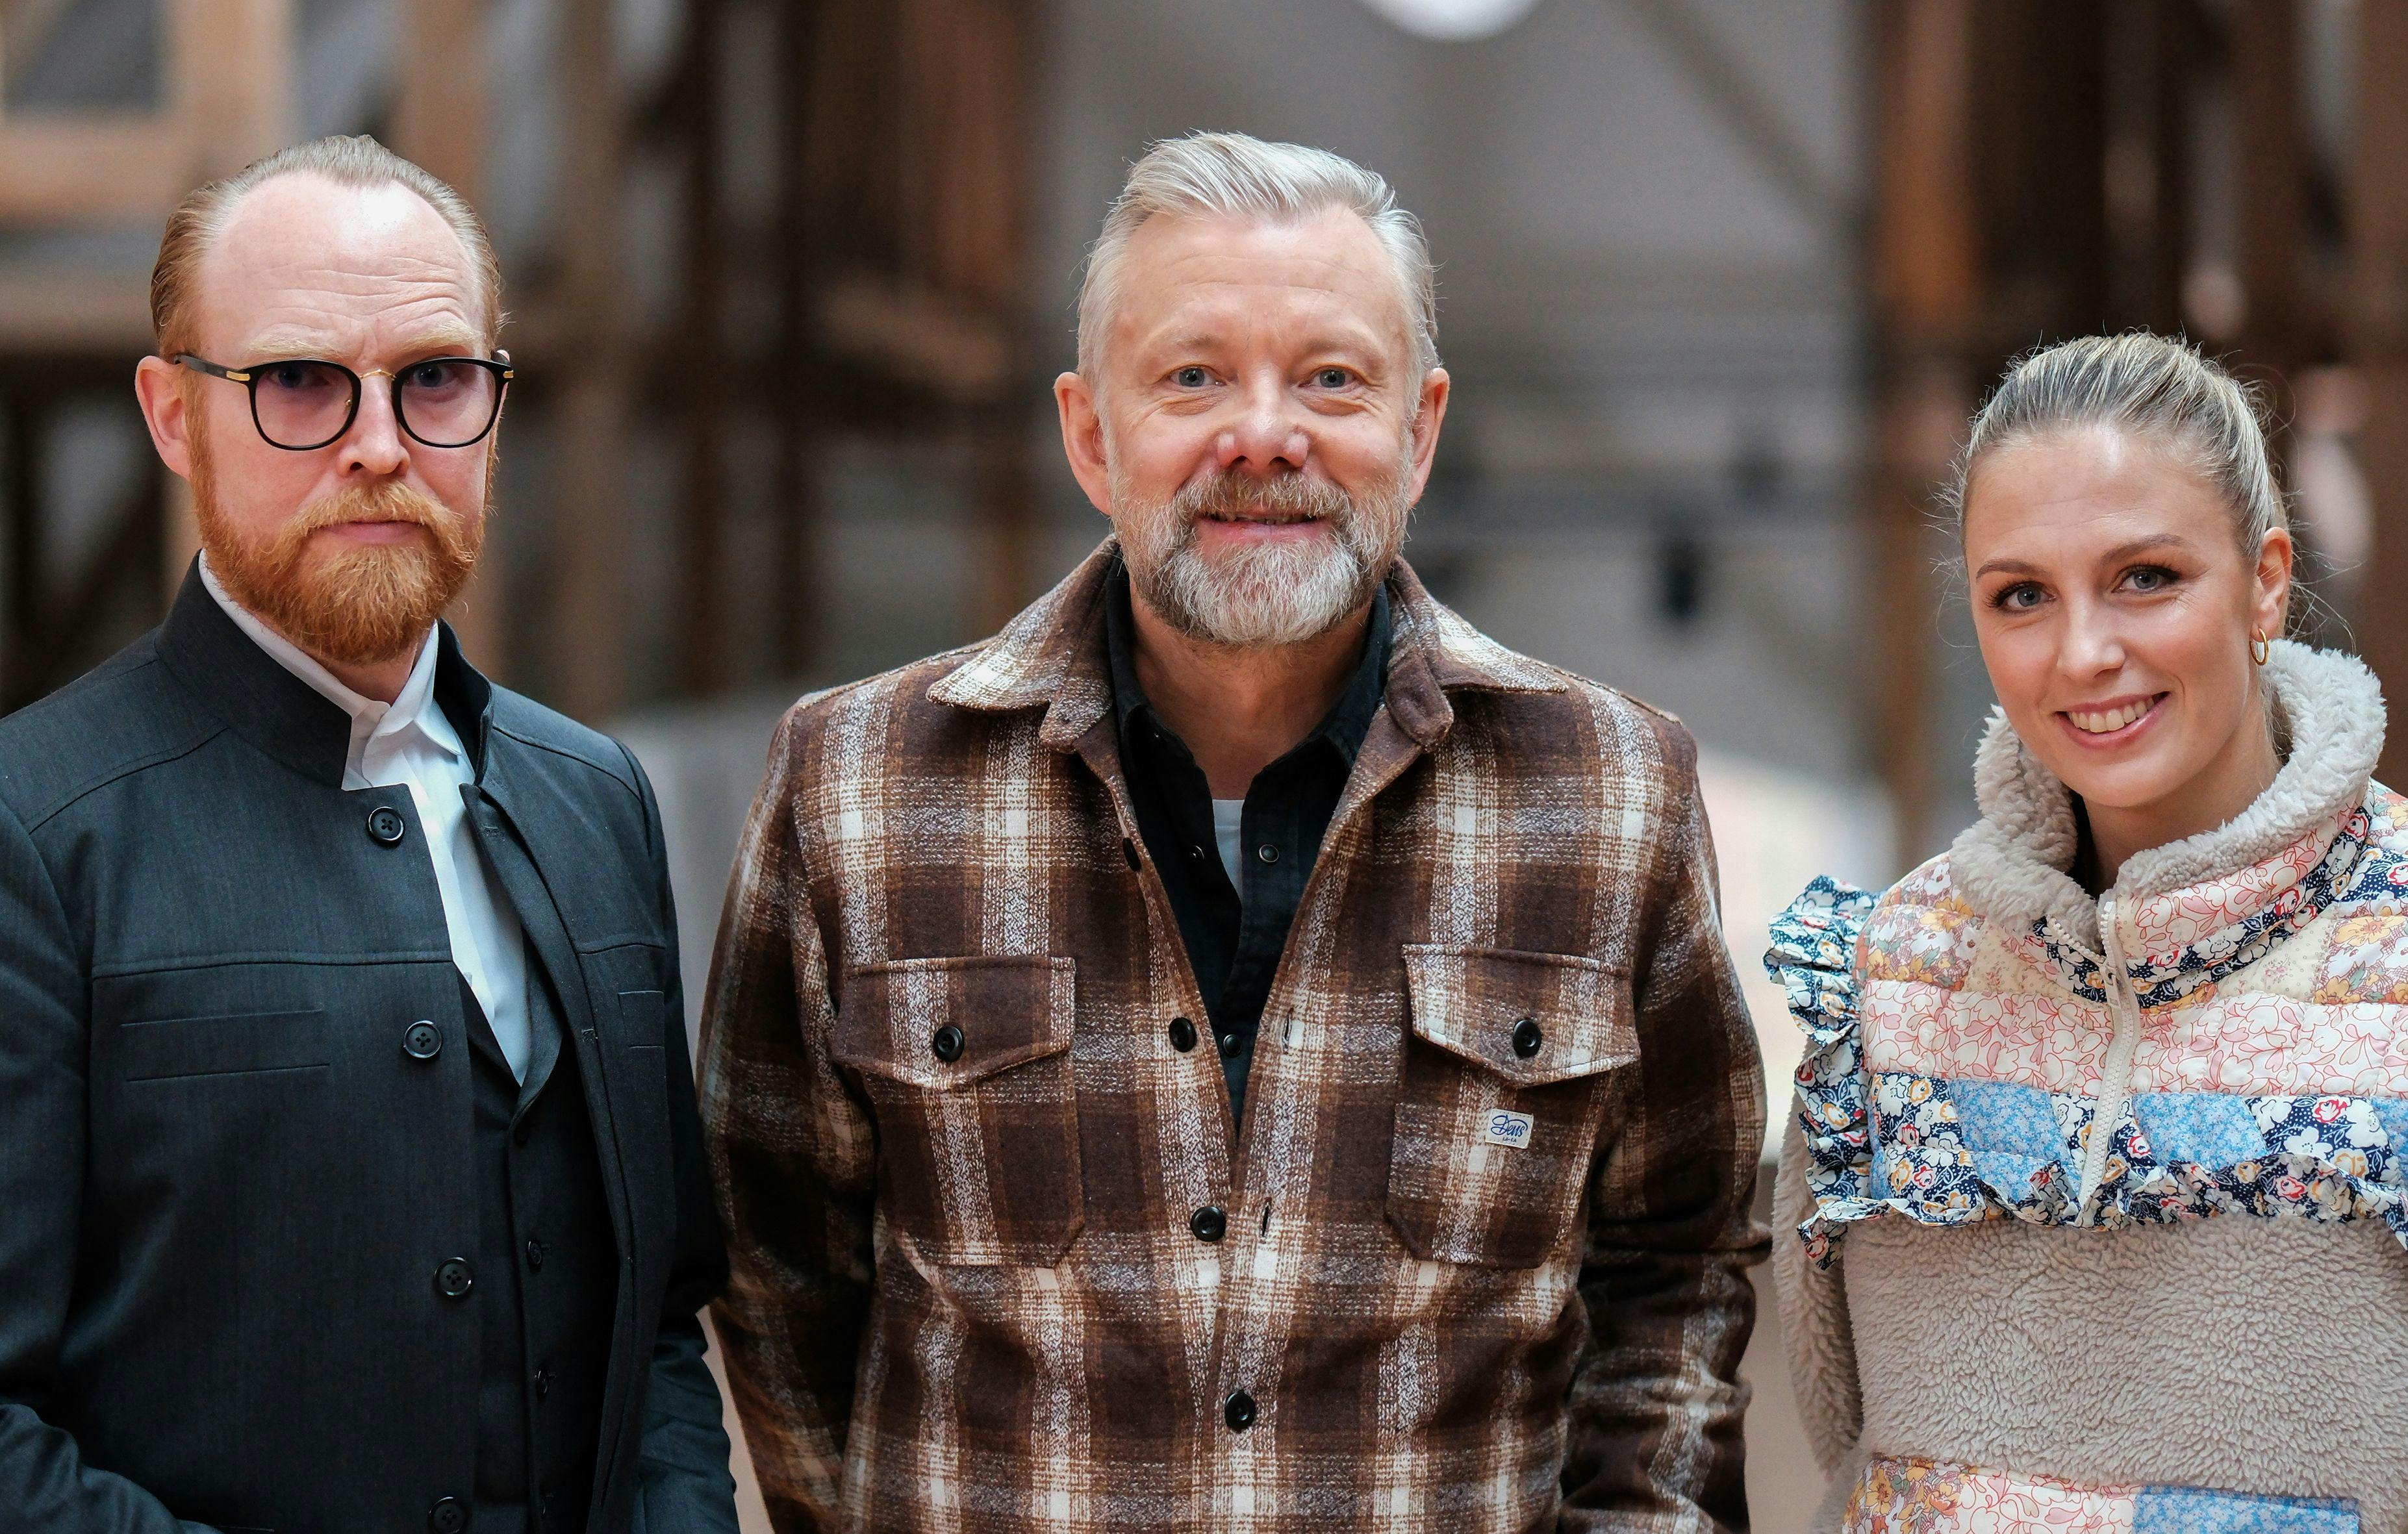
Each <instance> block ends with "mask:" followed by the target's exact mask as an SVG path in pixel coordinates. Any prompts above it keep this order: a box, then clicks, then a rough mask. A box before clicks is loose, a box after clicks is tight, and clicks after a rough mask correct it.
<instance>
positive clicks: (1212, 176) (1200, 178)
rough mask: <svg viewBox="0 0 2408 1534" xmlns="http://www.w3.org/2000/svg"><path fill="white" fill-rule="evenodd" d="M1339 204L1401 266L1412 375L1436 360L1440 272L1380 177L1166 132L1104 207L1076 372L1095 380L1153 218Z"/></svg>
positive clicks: (1297, 147)
mask: <svg viewBox="0 0 2408 1534" xmlns="http://www.w3.org/2000/svg"><path fill="white" fill-rule="evenodd" d="M1332 208H1343V209H1345V210H1346V211H1348V212H1351V213H1354V214H1355V215H1357V216H1359V217H1360V218H1361V219H1362V220H1363V222H1366V223H1368V224H1369V225H1370V226H1371V232H1372V233H1373V234H1374V235H1376V236H1378V237H1379V239H1380V244H1381V246H1382V248H1383V249H1384V250H1385V251H1387V252H1388V258H1389V260H1390V261H1391V262H1393V263H1394V264H1395V265H1396V268H1397V280H1398V284H1399V286H1400V287H1401V288H1402V290H1403V295H1404V300H1405V324H1406V330H1407V333H1408V334H1409V335H1410V337H1412V347H1413V364H1414V368H1415V379H1416V380H1418V379H1419V377H1420V376H1421V375H1422V374H1426V373H1427V372H1428V371H1429V370H1430V369H1431V368H1433V367H1436V366H1438V365H1439V361H1438V280H1437V274H1436V272H1435V270H1434V269H1433V268H1432V267H1431V265H1430V256H1429V244H1428V242H1427V241H1426V239H1424V238H1423V237H1422V228H1421V223H1420V221H1418V220H1416V219H1415V218H1414V217H1413V216H1412V214H1411V213H1408V212H1406V211H1405V210H1404V209H1403V208H1398V206H1397V194H1396V193H1395V192H1394V191H1393V190H1391V189H1390V187H1389V185H1388V183H1387V182H1386V181H1385V180H1384V179H1382V178H1381V177H1380V176H1379V175H1377V174H1376V173H1374V172H1372V171H1369V170H1366V169H1364V168H1363V167H1362V166H1361V165H1356V164H1355V162H1354V161H1352V160H1348V159H1346V158H1344V157H1343V156H1340V155H1336V154H1332V153H1330V152H1329V151H1327V150H1317V149H1311V148H1308V147H1306V146H1304V145H1302V144H1273V143H1267V142H1265V141H1264V140H1262V139H1259V138H1254V137H1251V136H1248V135H1245V134H1241V133H1194V134H1189V135H1188V136H1185V137H1184V138H1166V139H1164V140H1162V141H1161V142H1160V143H1157V144H1155V145H1154V146H1153V147H1152V148H1150V149H1148V150H1147V151H1145V153H1144V155H1143V156H1142V157H1140V159H1139V160H1138V162H1137V164H1136V165H1131V166H1130V167H1129V173H1128V180H1127V181H1126V183H1125V184H1124V185H1123V186H1122V188H1121V194H1120V195H1119V196H1118V197H1117V198H1115V199H1113V202H1112V207H1111V212H1109V213H1107V214H1105V215H1104V231H1103V233H1102V235H1100V236H1099V237H1097V240H1096V243H1095V247H1094V249H1093V250H1091V251H1088V252H1087V265H1086V273H1085V276H1084V278H1083V279H1082V280H1081V282H1080V285H1079V371H1080V373H1082V375H1084V376H1085V377H1086V379H1087V380H1088V381H1089V382H1090V383H1099V381H1100V378H1101V375H1100V372H1099V367H1100V366H1101V363H1102V361H1103V345H1104V333H1105V329H1106V327H1107V326H1108V325H1109V324H1110V323H1111V310H1112V306H1113V303H1114V302H1115V301H1116V300H1117V298H1118V297H1119V291H1118V288H1119V282H1118V279H1119V271H1120V264H1121V259H1122V257H1123V256H1124V255H1125V253H1126V252H1127V250H1128V242H1129V239H1130V237H1132V236H1134V235H1135V234H1136V233H1137V232H1138V230H1139V228H1140V227H1141V226H1142V225H1143V224H1144V223H1145V222H1146V221H1147V220H1149V219H1154V218H1162V217H1170V218H1233V217H1234V218H1253V219H1261V220H1265V221H1267V222H1279V223H1293V222H1298V221H1301V220H1304V219H1309V218H1312V216H1314V215H1315V214H1318V213H1324V212H1327V211H1329V210H1330V209H1332Z"/></svg>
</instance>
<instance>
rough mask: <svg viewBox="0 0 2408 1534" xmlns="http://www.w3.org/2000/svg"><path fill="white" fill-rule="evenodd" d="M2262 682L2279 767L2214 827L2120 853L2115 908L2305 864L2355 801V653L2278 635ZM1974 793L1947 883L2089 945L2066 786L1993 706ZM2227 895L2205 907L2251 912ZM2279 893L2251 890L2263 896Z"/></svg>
mask: <svg viewBox="0 0 2408 1534" xmlns="http://www.w3.org/2000/svg"><path fill="white" fill-rule="evenodd" d="M2264 681H2265V685H2266V689H2267V693H2268V695H2269V696H2270V697H2271V698H2272V702H2273V707H2274V726H2275V738H2276V740H2277V741H2278V742H2283V741H2287V742H2288V745H2289V754H2288V757H2287V759H2286V761H2285V762H2284V764H2283V767H2282V770H2281V771H2280V772H2278V773H2276V774H2275V777H2274V781H2273V782H2272V784H2271V785H2269V786H2268V788H2267V790H2266V792H2265V793H2263V794H2261V795H2259V796H2257V800H2256V801H2255V802H2254V803H2252V804H2251V805H2250V806H2249V808H2248V809H2246V810H2243V811H2242V812H2241V813H2240V814H2239V815H2237V816H2235V817H2234V818H2233V819H2231V820H2230V821H2228V822H2227V823H2225V824H2222V825H2220V826H2217V827H2216V828H2215V829H2214V830H2212V831H2202V832H2200V834H2199V835H2197V836H2194V837H2186V838H2185V839H2182V840H2180V841H2172V842H2168V843H2167V844H2166V845H2165V846H2162V847H2153V848H2151V849H2149V850H2148V851H2147V852H2144V853H2138V854H2136V855H2135V856H2133V857H2132V858H2131V859H2130V860H2129V861H2128V862H2127V863H2126V864H2125V865H2124V868H2123V872H2122V874H2121V875H2120V876H2119V877H2118V878H2117V880H2116V882H2115V887H2114V891H2113V894H2114V897H2115V902H2116V906H2117V909H2118V910H2125V911H2128V910H2135V909H2136V908H2138V907H2140V906H2141V905H2143V903H2144V902H2148V901H2152V900H2155V899H2156V898H2157V896H2165V895H2171V894H2173V893H2175V892H2177V891H2186V890H2191V889H2195V888H2197V887H2199V886H2201V885H2206V884H2210V883H2216V882H2228V881H2230V880H2231V879H2232V876H2234V875H2236V874H2239V873H2241V872H2242V871H2243V870H2245V869H2250V868H2254V867H2257V866H2258V865H2261V864H2265V863H2268V862H2270V861H2272V860H2274V859H2277V858H2280V857H2282V856H2283V854H2285V853H2292V854H2293V858H2292V859H2290V860H2289V861H2299V862H2300V863H2301V864H2302V866H2314V865H2315V864H2316V863H2318V862H2319V861H2320V860H2321V857H2322V853H2323V850H2324V846H2325V844H2327V843H2329V842H2330V841H2331V840H2332V839H2333V838H2334V837H2335V836H2336V835H2337V834H2338V833H2339V830H2340V828H2341V825H2342V823H2343V821H2344V820H2346V819H2347V818H2348V816H2349V815H2350V813H2351V812H2352V811H2353V810H2357V809H2358V806H2359V805H2361V804H2362V803H2364V801H2365V798H2366V789H2367V783H2368V782H2369V781H2370V780H2371V779H2372V776H2373V773H2374V763H2375V759H2376V757H2378V756H2379V755H2381V754H2382V751H2383V727H2384V709H2383V690H2382V687H2381V685H2380V684H2379V683H2378V682H2377V681H2375V679H2374V674H2373V673H2372V672H2371V671H2369V670H2368V669H2367V668H2366V667H2365V665H2364V664H2363V663H2362V662H2360V661H2358V659H2357V658H2356V657H2354V656H2350V655H2344V654H2342V653H2341V652H2337V651H2329V650H2326V651H2320V650H2311V649H2309V648H2308V647H2307V646H2305V645H2301V644H2295V643H2293V642H2291V641H2289V640H2286V639H2277V640H2275V641H2274V642H2273V645H2272V650H2271V653H2270V654H2269V655H2268V657H2267V661H2266V666H2265V677H2264ZM1973 791H1974V795H1975V797H1976V798H1977V799H1978V800H1979V802H1980V804H1981V807H1982V819H1981V820H1980V821H1979V822H1977V823H1976V824H1973V825H1972V826H1971V827H1970V828H1968V829H1967V830H1966V831H1965V832H1964V833H1963V834H1962V835H1960V836H1958V837H1957V840H1956V844H1955V845H1954V846H1952V847H1951V848H1950V849H1949V858H1948V862H1949V872H1950V875H1951V878H1952V882H1954V883H1955V885H1956V887H1957V891H1958V892H1959V893H1960V894H1961V895H1962V896H1964V898H1965V900H1966V901H1967V903H1968V904H1970V905H1971V907H1972V908H1973V909H1974V910H1976V911H1978V912H1980V913H1981V914H1982V915H1983V916H1985V917H1986V918H1988V919H1990V920H1992V921H1997V922H2004V923H2008V924H2011V925H2014V926H2016V927H2022V926H2027V925H2030V924H2031V923H2033V922H2037V921H2042V920H2046V921H2048V922H2049V923H2050V924H2052V925H2054V926H2055V927H2056V928H2057V931H2058V932H2059V933H2061V934H2063V935H2064V936H2065V937H2067V938H2069V939H2072V940H2073V941H2074V942H2076V943H2079V944H2081V945H2082V946H2083V947H2085V948H2087V949H2089V950H2091V951H2092V952H2094V953H2096V952H2098V951H2099V949H2100V946H2101V945H2100V932H2099V903H2098V902H2097V901H2096V900H2094V899H2092V898H2091V897H2090V896H2089V894H2088V893H2087V892H2085V890H2084V889H2083V888H2082V886H2081V885H2079V884H2077V883H2075V882H2073V880H2072V878H2071V875H2070V874H2069V873H2068V872H2067V870H2068V869H2070V868H2071V867H2072V866H2073V853H2074V841H2075V832H2074V823H2073V799H2072V795H2071V793H2070V792H2069V791H2068V790H2067V788H2066V786H2065V784H2064V783H2063V782H2061V781H2058V779H2057V777H2056V776H2055V775H2053V774H2052V773H2050V772H2049V770H2048V769H2047V768H2046V767H2042V765H2041V763H2040V759H2039V758H2038V757H2036V756H2034V755H2033V754H2032V753H2031V752H2030V750H2029V749H2028V748H2027V747H2026V746H2025V745H2024V742H2023V739H2022V738H2021V737H2019V736H2017V735H2016V734H2015V732H2014V729H2013V728H2012V727H2010V726H2009V725H2008V724H2007V717H2006V711H2005V710H2000V709H1994V710H1991V714H1990V723H1989V728H1988V730H1987V731H1986V732H1985V735H1984V736H1983V738H1982V745H1981V749H1980V750H1979V751H1978V752H1976V753H1974V757H1973ZM2285 882H2286V883H2287V882H2288V881H2285ZM2252 883H2254V881H2252ZM2238 893H2239V892H2237V891H2234V890H2231V889H2225V890H2220V891H2218V892H2217V896H2218V897H2217V902H2216V903H2217V904H2218V905H2219V906H2220V907H2221V908H2222V909H2223V910H2225V911H2226V912H2227V913H2229V914H2231V915H2234V916H2242V917H2245V916H2247V915H2249V914H2251V912H2248V911H2245V910H2233V909H2232V901H2233V897H2234V896H2235V895H2236V894H2238ZM2280 893H2281V891H2280V889H2279V888H2275V889H2268V890H2266V891H2265V892H2264V894H2265V896H2266V898H2268V899H2272V897H2273V896H2276V895H2278V894H2280ZM2118 925H2119V926H2120V925H2122V924H2121V923H2120V922H2119V923H2118Z"/></svg>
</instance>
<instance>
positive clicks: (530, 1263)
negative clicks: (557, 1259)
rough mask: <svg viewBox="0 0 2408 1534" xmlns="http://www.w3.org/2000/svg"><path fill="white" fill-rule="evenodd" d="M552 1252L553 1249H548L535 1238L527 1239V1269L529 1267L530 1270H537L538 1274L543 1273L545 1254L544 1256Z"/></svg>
mask: <svg viewBox="0 0 2408 1534" xmlns="http://www.w3.org/2000/svg"><path fill="white" fill-rule="evenodd" d="M551 1250H552V1248H550V1247H548V1246H546V1245H544V1244H543V1243H542V1242H541V1241H539V1240H536V1239H535V1238H534V1237H532V1236H530V1237H528V1238H527V1267H528V1268H530V1269H533V1270H535V1271H536V1272H538V1273H540V1272H542V1271H543V1254H545V1253H547V1252H549V1251H551Z"/></svg>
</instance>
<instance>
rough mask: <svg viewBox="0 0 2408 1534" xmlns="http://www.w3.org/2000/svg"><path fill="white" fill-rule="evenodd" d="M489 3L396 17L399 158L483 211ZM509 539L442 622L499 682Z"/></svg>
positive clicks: (489, 544) (420, 1)
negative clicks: (505, 555) (506, 558)
mask: <svg viewBox="0 0 2408 1534" xmlns="http://www.w3.org/2000/svg"><path fill="white" fill-rule="evenodd" d="M490 8H491V7H490V5H489V0H409V4H407V5H403V6H397V7H394V26H395V28H396V30H397V32H398V36H396V37H395V38H394V43H395V47H394V58H395V60H396V61H397V63H398V65H399V85H400V92H399V98H398V99H397V100H396V101H395V103H394V123H393V150H394V152H395V153H396V154H399V155H402V156H403V157H405V158H407V159H409V160H410V161H413V162H414V163H416V164H417V165H419V166H420V167H421V168H423V169H424V170H426V171H427V172H428V173H430V174H432V175H434V176H436V177H437V178H439V179H441V180H443V181H444V182H445V183H446V184H448V185H449V186H450V187H451V188H452V191H454V192H457V193H458V194H460V195H461V196H462V197H463V198H465V199H466V201H467V203H468V206H469V207H471V208H477V209H479V210H480V211H481V210H482V209H483V208H484V206H485V197H486V193H487V190H488V181H489V178H488V174H487V166H488V162H489V161H490V159H491V158H492V152H493V151H492V139H491V132H492V127H491V123H492V116H493V113H492V110H491V102H490V93H489V89H488V84H487V72H486V68H485V61H486V53H487V50H488V48H489V46H490V39H489V36H488V31H489V29H488V27H487V25H486V18H487V11H488V10H489V9H490ZM504 542H505V540H504V539H501V538H492V537H489V538H487V539H486V542H485V550H484V552H483V554H482V555H481V556H480V558H479V560H478V562H477V573H476V574H475V575H474V576H473V577H471V578H470V580H469V581H468V585H467V587H466V590H464V591H462V592H461V593H460V595H459V597H458V598H457V599H456V600H455V601H453V602H452V609H451V610H450V611H449V612H447V613H445V614H444V616H445V618H446V619H448V620H449V621H450V623H451V624H452V628H453V629H454V630H455V631H456V632H457V633H458V634H459V636H460V646H461V649H462V650H463V651H464V652H466V654H467V656H468V658H469V659H470V660H472V661H474V662H475V663H476V664H477V665H478V667H480V668H481V669H483V670H484V671H485V673H486V674H487V675H489V676H492V677H494V678H495V679H496V680H505V679H507V677H508V676H509V654H508V652H507V637H508V627H507V625H506V624H504V622H503V619H502V611H501V607H502V600H503V593H504V592H505V591H507V590H508V589H509V582H508V578H507V573H506V571H505V570H504V568H503V565H502V558H503V548H504Z"/></svg>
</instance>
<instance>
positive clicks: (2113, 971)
mask: <svg viewBox="0 0 2408 1534" xmlns="http://www.w3.org/2000/svg"><path fill="white" fill-rule="evenodd" d="M2099 934H2100V938H2102V939H2104V945H2103V946H2104V947H2105V948H2106V950H2107V953H2106V958H2107V984H2106V987H2105V989H2106V993H2107V1013H2108V1016H2109V1017H2110V1018H2111V1019H2112V1020H2113V1022H2114V1032H2113V1033H2112V1034H2111V1035H2110V1036H2109V1038H2108V1040H2107V1058H2106V1060H2105V1062H2104V1063H2103V1064H2101V1065H2100V1068H2099V1096H2098V1097H2097V1098H2096V1099H2095V1100H2094V1102H2093V1104H2092V1108H2091V1114H2090V1143H2089V1144H2088V1145H2087V1146H2086V1147H2085V1148H2084V1152H2083V1156H2082V1186H2081V1188H2080V1190H2079V1193H2080V1198H2079V1200H2078V1201H2077V1203H2076V1204H2075V1209H2076V1210H2077V1211H2078V1213H2077V1216H2076V1218H2075V1221H2074V1223H2075V1224H2076V1225H2084V1226H2095V1225H2097V1224H2098V1223H2099V1221H2098V1211H2097V1210H2096V1209H2094V1208H2093V1207H2092V1200H2093V1199H2095V1198H2096V1197H2098V1196H2099V1185H2100V1183H2104V1182H2105V1181H2106V1180H2107V1158H2108V1156H2109V1155H2110V1154H2112V1153H2113V1151H2114V1145H2115V1128H2116V1126H2117V1125H2120V1124H2122V1123H2123V1122H2124V1112H2125V1110H2127V1109H2128V1108H2129V1107H2130V1106H2131V1102H2132V1056H2133V1055H2134V1054H2136V1053H2138V1051H2139V1050H2140V1047H2141V998H2140V996H2139V995H2138V994H2137V993H2135V992H2134V991H2133V989H2132V977H2131V975H2130V973H2129V972H2128V971H2127V970H2126V969H2125V968H2124V939H2123V937H2122V935H2121V934H2120V933H2119V932H2118V931H2117V930H2116V925H2115V895H2114V891H2112V890H2111V891H2109V892H2108V893H2107V894H2105V895H2102V896H2100V897H2099Z"/></svg>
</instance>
